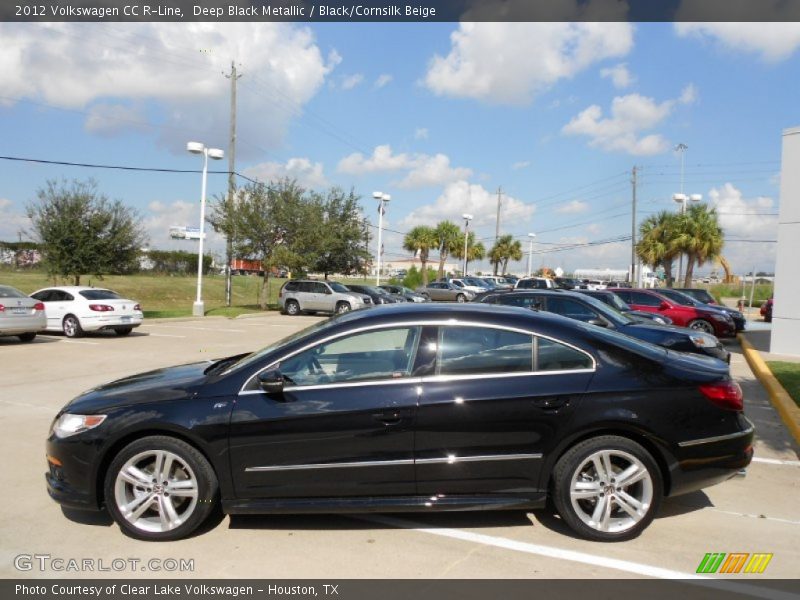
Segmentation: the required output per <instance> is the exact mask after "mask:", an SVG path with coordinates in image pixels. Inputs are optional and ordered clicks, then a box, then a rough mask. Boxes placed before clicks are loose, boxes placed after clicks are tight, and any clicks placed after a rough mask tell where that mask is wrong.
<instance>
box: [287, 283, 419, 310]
mask: <svg viewBox="0 0 800 600" xmlns="http://www.w3.org/2000/svg"><path fill="white" fill-rule="evenodd" d="M427 301H428V298H426V297H425V296H423V295H422V294H418V293H416V292H414V291H412V290H410V289H409V288H407V287H404V286H401V285H382V286H376V285H365V284H347V285H345V284H343V283H339V282H338V281H319V280H314V279H293V280H292V281H287V282H286V283H284V284H283V286H281V289H280V291H279V292H278V305H279V306H280V309H281V312H283V313H285V314H287V315H300V314H303V313H330V314H334V313H335V314H339V313H345V312H349V311H351V310H358V309H360V308H367V307H370V306H377V305H379V304H395V303H398V302H427Z"/></svg>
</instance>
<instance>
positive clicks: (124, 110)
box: [83, 103, 148, 137]
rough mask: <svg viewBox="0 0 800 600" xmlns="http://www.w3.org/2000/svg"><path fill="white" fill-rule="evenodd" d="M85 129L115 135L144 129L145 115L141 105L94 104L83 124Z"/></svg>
mask: <svg viewBox="0 0 800 600" xmlns="http://www.w3.org/2000/svg"><path fill="white" fill-rule="evenodd" d="M83 126H84V128H85V129H86V131H88V132H90V133H96V134H98V135H103V136H109V137H110V136H115V135H118V134H120V133H122V132H124V131H145V130H147V129H148V124H147V117H146V115H145V114H144V109H143V108H142V107H141V106H127V105H125V104H105V103H100V104H95V105H93V106H92V107H91V108H90V109H89V116H87V117H86V122H85V123H84V124H83Z"/></svg>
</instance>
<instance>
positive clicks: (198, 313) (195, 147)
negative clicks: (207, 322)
mask: <svg viewBox="0 0 800 600" xmlns="http://www.w3.org/2000/svg"><path fill="white" fill-rule="evenodd" d="M186 149H187V150H188V151H189V152H191V153H192V154H202V155H203V183H202V185H201V192H200V245H199V247H198V250H197V300H195V302H194V304H193V305H192V314H193V315H194V316H195V317H202V316H204V315H205V314H206V311H205V305H204V304H203V238H204V237H205V222H206V180H207V179H208V159H209V157H211V158H212V159H214V160H220V159H222V158H224V157H225V152H223V151H222V150H219V149H218V148H206V147H205V145H203V144H201V143H200V142H189V143H188V144H186Z"/></svg>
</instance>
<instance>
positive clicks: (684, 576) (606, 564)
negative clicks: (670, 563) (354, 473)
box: [356, 515, 797, 600]
mask: <svg viewBox="0 0 800 600" xmlns="http://www.w3.org/2000/svg"><path fill="white" fill-rule="evenodd" d="M356 518H358V519H363V520H365V521H373V522H375V523H381V524H383V525H389V526H391V527H399V528H402V529H411V530H413V531H418V532H421V533H429V534H432V535H438V536H442V537H447V538H452V539H457V540H462V541H465V542H472V543H475V544H483V545H484V546H494V547H496V548H503V549H505V550H513V551H515V552H525V553H526V554H535V555H537V556H544V557H547V558H555V559H560V560H568V561H571V562H577V563H582V564H585V565H591V566H593V567H603V568H606V569H615V570H617V571H624V572H626V573H632V574H634V575H642V576H644V577H653V578H656V579H681V580H685V581H686V582H687V583H692V584H693V585H700V586H704V587H711V588H716V589H722V590H725V591H728V592H732V593H738V594H745V595H748V596H755V597H757V598H772V599H774V600H797V595H796V594H792V593H788V592H780V591H777V590H772V589H768V588H762V587H758V586H755V585H749V584H744V583H737V582H733V581H725V580H720V579H711V578H709V577H704V576H702V575H697V574H695V573H684V572H683V571H673V570H671V569H663V568H661V567H654V566H652V565H645V564H642V563H635V562H631V561H628V560H620V559H616V558H607V557H605V556H595V555H594V554H588V553H586V552H577V551H575V550H564V549H563V548H556V547H554V546H542V545H540V544H531V543H528V542H519V541H517V540H510V539H507V538H501V537H497V536H493V535H484V534H481V533H473V532H471V531H462V530H460V529H450V528H447V527H441V528H439V527H428V526H426V525H424V524H423V523H417V522H414V521H407V520H406V519H397V518H395V517H385V516H379V515H369V516H363V517H356Z"/></svg>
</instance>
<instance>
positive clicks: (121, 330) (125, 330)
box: [114, 327, 133, 335]
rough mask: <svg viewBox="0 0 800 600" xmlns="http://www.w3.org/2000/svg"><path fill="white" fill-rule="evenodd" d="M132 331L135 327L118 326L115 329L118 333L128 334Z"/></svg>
mask: <svg viewBox="0 0 800 600" xmlns="http://www.w3.org/2000/svg"><path fill="white" fill-rule="evenodd" d="M131 331H133V327H117V328H116V329H114V333H116V334H117V335H128V334H129V333H130V332H131Z"/></svg>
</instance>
